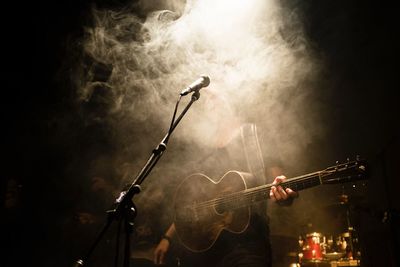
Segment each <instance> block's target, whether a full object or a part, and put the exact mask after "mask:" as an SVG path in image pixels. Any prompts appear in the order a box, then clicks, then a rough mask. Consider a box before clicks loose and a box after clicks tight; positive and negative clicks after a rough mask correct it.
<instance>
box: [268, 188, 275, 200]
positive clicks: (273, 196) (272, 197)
mask: <svg viewBox="0 0 400 267" xmlns="http://www.w3.org/2000/svg"><path fill="white" fill-rule="evenodd" d="M274 190H276V188H275V186H273V187H271V190H270V191H269V197H270V198H271V199H272V200H273V201H276V198H275V195H274Z"/></svg>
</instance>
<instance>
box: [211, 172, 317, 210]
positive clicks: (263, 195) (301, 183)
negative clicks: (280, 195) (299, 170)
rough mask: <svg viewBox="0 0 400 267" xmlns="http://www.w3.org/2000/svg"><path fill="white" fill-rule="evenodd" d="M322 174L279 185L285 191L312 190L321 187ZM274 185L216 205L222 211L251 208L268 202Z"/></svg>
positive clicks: (237, 194)
mask: <svg viewBox="0 0 400 267" xmlns="http://www.w3.org/2000/svg"><path fill="white" fill-rule="evenodd" d="M320 176H321V172H320V171H318V172H313V173H309V174H306V175H301V176H297V177H293V178H289V179H286V180H285V181H284V182H282V183H280V184H279V185H280V186H282V187H283V188H284V189H286V188H291V189H293V190H294V191H300V190H303V189H307V188H311V187H314V186H318V185H321V184H322V183H321V177H320ZM272 186H274V185H272V184H266V185H261V186H257V187H254V188H250V189H246V190H244V191H239V192H235V193H232V194H228V195H224V196H222V197H220V198H217V199H215V200H214V201H215V203H216V204H217V205H218V207H219V208H220V209H223V210H230V209H236V208H241V207H245V206H249V205H251V204H253V203H256V202H259V201H263V200H266V199H267V198H269V193H270V191H271V188H272Z"/></svg>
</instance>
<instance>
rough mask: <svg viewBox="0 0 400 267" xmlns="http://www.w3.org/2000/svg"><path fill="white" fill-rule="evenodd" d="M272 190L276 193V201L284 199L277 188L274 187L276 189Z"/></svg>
mask: <svg viewBox="0 0 400 267" xmlns="http://www.w3.org/2000/svg"><path fill="white" fill-rule="evenodd" d="M272 192H273V193H274V196H275V199H276V201H279V200H281V199H282V196H281V194H279V192H278V189H277V188H274V190H273V191H272Z"/></svg>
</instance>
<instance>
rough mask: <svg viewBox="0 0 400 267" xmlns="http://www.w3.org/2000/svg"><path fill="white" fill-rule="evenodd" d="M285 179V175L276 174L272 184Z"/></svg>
mask: <svg viewBox="0 0 400 267" xmlns="http://www.w3.org/2000/svg"><path fill="white" fill-rule="evenodd" d="M285 179H286V176H284V175H279V176H276V177H275V180H274V182H273V183H272V184H275V185H277V184H280V183H282V182H283V181H284V180H285Z"/></svg>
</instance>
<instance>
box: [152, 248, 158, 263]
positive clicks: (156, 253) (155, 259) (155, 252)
mask: <svg viewBox="0 0 400 267" xmlns="http://www.w3.org/2000/svg"><path fill="white" fill-rule="evenodd" d="M158 259H159V250H156V251H154V259H153V261H154V264H158V262H159V260H158Z"/></svg>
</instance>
